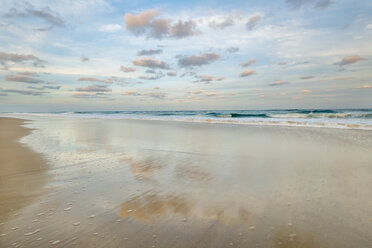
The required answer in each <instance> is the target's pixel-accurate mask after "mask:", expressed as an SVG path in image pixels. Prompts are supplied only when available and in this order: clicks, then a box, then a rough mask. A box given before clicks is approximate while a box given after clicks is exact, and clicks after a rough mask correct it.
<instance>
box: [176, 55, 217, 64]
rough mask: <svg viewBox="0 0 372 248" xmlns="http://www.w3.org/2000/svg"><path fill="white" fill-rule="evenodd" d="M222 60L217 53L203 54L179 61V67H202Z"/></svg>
mask: <svg viewBox="0 0 372 248" xmlns="http://www.w3.org/2000/svg"><path fill="white" fill-rule="evenodd" d="M220 58H221V56H220V55H219V54H217V53H202V54H199V55H191V56H187V57H183V58H180V59H179V60H178V65H179V66H181V67H187V66H201V65H205V64H209V63H212V62H213V61H216V60H218V59H220Z"/></svg>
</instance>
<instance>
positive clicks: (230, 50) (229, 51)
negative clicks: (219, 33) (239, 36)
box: [226, 47, 239, 53]
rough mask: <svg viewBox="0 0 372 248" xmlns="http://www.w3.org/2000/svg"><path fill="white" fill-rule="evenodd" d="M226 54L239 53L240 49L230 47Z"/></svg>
mask: <svg viewBox="0 0 372 248" xmlns="http://www.w3.org/2000/svg"><path fill="white" fill-rule="evenodd" d="M226 52H228V53H236V52H239V47H229V48H227V49H226Z"/></svg>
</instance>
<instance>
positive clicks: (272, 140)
mask: <svg viewBox="0 0 372 248" xmlns="http://www.w3.org/2000/svg"><path fill="white" fill-rule="evenodd" d="M34 123H35V124H34V125H35V128H37V129H36V130H35V132H33V134H32V135H31V136H28V137H31V138H30V143H31V144H33V147H36V148H37V149H39V152H41V153H44V154H47V155H48V156H47V158H48V159H51V160H50V161H52V162H51V163H50V164H51V168H50V169H49V170H48V173H50V174H52V175H53V177H51V179H50V183H49V184H48V187H49V188H50V189H51V192H50V193H49V194H48V195H41V196H40V198H38V199H37V201H35V202H34V203H32V204H30V205H29V206H27V207H25V208H23V209H22V210H21V211H19V215H17V216H13V215H12V216H11V218H9V220H8V219H7V220H6V223H4V224H2V223H1V222H5V221H3V219H1V217H0V225H1V226H0V229H1V232H0V234H4V235H3V236H0V247H12V244H14V243H16V244H17V245H20V246H21V247H29V248H30V247H34V248H36V247H37V248H39V247H50V246H55V247H95V246H97V247H135V248H138V247H139V248H141V247H231V246H235V247H261V248H266V247H272V248H281V247H282V248H294V247H303V248H314V247H317V248H321V247H324V248H349V247H368V245H370V244H371V241H372V240H371V237H372V232H371V230H372V221H371V220H372V219H371V218H372V212H371V209H372V200H371V198H370V195H371V188H372V180H371V175H372V167H371V166H370V165H371V161H372V154H371V153H370V151H369V150H370V147H371V145H372V133H371V132H362V131H351V130H348V131H345V130H328V129H324V130H323V129H301V128H297V129H296V128H279V127H276V128H272V127H253V126H249V127H246V126H230V125H207V124H197V123H192V124H190V123H188V124H186V123H167V122H150V121H147V122H146V121H143V122H141V121H122V120H120V121H119V120H117V121H115V120H112V121H111V120H105V121H102V120H78V119H76V120H75V119H73V120H72V119H64V120H50V119H43V120H39V121H35V122H34ZM60 130H63V132H62V131H60ZM107 130H109V131H108V132H105V131H107ZM32 142H34V143H32ZM0 183H1V182H0ZM0 192H1V189H0ZM17 214H18V213H17Z"/></svg>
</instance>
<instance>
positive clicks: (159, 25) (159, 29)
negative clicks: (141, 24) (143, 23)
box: [147, 19, 170, 39]
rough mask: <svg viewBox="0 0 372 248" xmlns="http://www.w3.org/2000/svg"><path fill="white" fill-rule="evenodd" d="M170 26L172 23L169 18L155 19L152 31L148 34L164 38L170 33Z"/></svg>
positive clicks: (151, 27)
mask: <svg viewBox="0 0 372 248" xmlns="http://www.w3.org/2000/svg"><path fill="white" fill-rule="evenodd" d="M169 27H170V24H169V20H168V19H157V20H154V21H153V22H152V23H151V25H150V33H149V34H148V35H147V36H148V37H149V38H150V37H152V38H156V39H162V38H163V37H164V36H166V35H168V34H169Z"/></svg>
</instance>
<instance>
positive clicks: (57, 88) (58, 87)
mask: <svg viewBox="0 0 372 248" xmlns="http://www.w3.org/2000/svg"><path fill="white" fill-rule="evenodd" d="M27 88H28V89H33V90H45V89H48V90H59V89H60V88H61V86H47V85H46V86H41V87H35V86H28V87H27Z"/></svg>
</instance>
